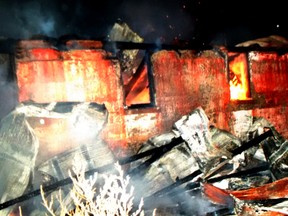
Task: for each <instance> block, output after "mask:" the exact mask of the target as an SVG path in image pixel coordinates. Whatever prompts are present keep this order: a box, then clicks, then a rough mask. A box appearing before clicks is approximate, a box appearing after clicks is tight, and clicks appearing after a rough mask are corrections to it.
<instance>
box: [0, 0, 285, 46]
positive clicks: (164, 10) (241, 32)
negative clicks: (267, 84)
mask: <svg viewBox="0 0 288 216" xmlns="http://www.w3.org/2000/svg"><path fill="white" fill-rule="evenodd" d="M252 2H253V4H252ZM284 3H285V1H283V0H281V1H280V0H273V1H271V0H270V1H258V0H254V1H251V0H250V1H248V0H242V1H239V0H238V1H233V0H229V1H228V0H218V1H217V0H173V1H172V0H170V1H169V0H146V1H145V0H118V1H115V0H114V1H111V0H110V1H109V0H106V1H104V0H103V1H97V0H82V1H80V0H79V1H77V0H61V1H60V0H47V1H44V0H37V1H36V0H30V1H24V0H0V24H1V28H0V37H3V38H13V39H26V38H31V37H32V36H34V35H45V36H49V37H56V38H59V37H61V36H63V35H78V36H79V37H82V38H101V37H104V36H106V35H107V33H108V31H109V29H111V27H112V25H113V24H114V23H115V22H116V20H117V19H118V18H119V19H121V20H122V21H124V22H126V23H127V24H128V25H129V26H130V27H131V28H132V30H133V31H135V32H137V33H138V34H139V35H140V36H142V37H143V38H144V40H145V41H146V42H155V41H157V40H159V38H161V39H162V41H163V40H164V41H165V43H170V42H171V41H173V40H174V39H175V38H177V39H181V40H185V41H187V40H188V41H196V42H199V43H206V44H210V43H221V44H224V45H233V44H237V43H239V42H243V41H246V40H250V39H255V38H258V37H266V36H269V35H272V34H278V35H281V36H284V37H288V23H287V21H288V20H287V17H286V16H287V15H286V14H287V11H286V10H287V9H286V6H284Z"/></svg>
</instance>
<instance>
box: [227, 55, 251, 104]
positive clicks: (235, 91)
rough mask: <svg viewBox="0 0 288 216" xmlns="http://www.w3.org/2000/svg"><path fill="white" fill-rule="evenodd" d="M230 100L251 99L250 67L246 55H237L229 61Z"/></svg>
mask: <svg viewBox="0 0 288 216" xmlns="http://www.w3.org/2000/svg"><path fill="white" fill-rule="evenodd" d="M229 72H230V81H229V84H230V98H231V99H232V100H247V99H249V98H250V88H249V78H248V66H247V61H246V55H245V54H237V55H236V57H234V56H233V59H232V60H230V61H229Z"/></svg>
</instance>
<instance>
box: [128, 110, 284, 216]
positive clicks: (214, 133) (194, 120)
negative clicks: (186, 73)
mask: <svg viewBox="0 0 288 216" xmlns="http://www.w3.org/2000/svg"><path fill="white" fill-rule="evenodd" d="M250 119H252V120H253V123H252V124H251V127H250V128H249V129H248V130H247V134H249V137H250V141H248V142H247V141H246V140H241V139H240V138H238V137H236V136H234V135H232V134H230V133H228V132H227V131H224V130H220V129H217V128H215V127H209V122H208V119H207V117H206V115H205V113H204V111H203V110H202V109H201V108H198V109H196V110H194V111H193V112H192V113H191V114H190V115H187V116H183V117H182V118H181V119H180V120H179V121H177V122H176V123H175V127H174V128H173V131H171V132H170V133H167V134H163V135H160V136H157V137H154V138H151V139H149V140H148V141H147V143H145V144H144V145H143V146H142V148H141V149H140V151H139V152H143V151H144V152H145V151H147V150H148V149H155V154H153V155H152V156H151V157H150V158H149V159H146V161H144V162H143V161H142V164H145V163H146V166H142V167H141V170H138V171H141V172H136V173H135V176H137V177H135V179H134V180H135V182H137V184H139V182H141V188H139V191H137V192H139V195H140V194H141V195H142V196H143V195H144V197H146V199H145V201H146V202H144V203H146V205H145V206H146V207H147V205H148V206H149V204H150V205H151V206H153V207H155V208H163V206H165V207H166V208H167V206H169V207H171V206H174V207H175V208H179V209H178V210H179V212H182V213H183V212H184V215H191V213H193V214H192V215H208V214H209V212H214V211H219V212H221V211H222V214H221V215H224V212H223V209H226V210H227V214H228V213H229V214H231V212H233V211H234V214H237V215H247V214H249V215H250V212H249V211H248V209H247V212H245V213H244V212H243V211H244V210H243V208H244V207H243V206H246V205H247V206H248V205H249V206H250V207H251V208H252V209H262V210H263V211H264V212H266V213H267V215H268V212H269V210H264V209H265V208H266V207H267V209H269V208H270V207H271V206H272V205H273V204H275V202H274V201H275V200H276V201H278V202H279V203H281V202H284V201H285V198H287V191H285V190H286V189H285V188H287V174H288V173H287V170H286V169H285V168H284V167H287V156H285V154H283V152H284V150H283V149H282V148H287V147H285V146H286V141H285V140H284V139H283V137H281V136H280V135H279V134H278V133H277V131H276V130H275V128H274V127H273V126H272V125H271V124H270V123H269V122H268V121H267V120H265V119H263V118H256V117H254V118H253V117H251V118H250ZM179 136H181V137H182V138H183V142H182V143H181V142H178V145H177V146H176V147H174V148H172V149H171V150H170V151H167V152H158V153H157V151H156V149H157V148H159V146H165V145H167V144H168V143H171V142H172V141H173V139H179ZM247 136H248V135H247ZM267 145H269V146H278V147H277V148H278V149H277V148H274V149H273V148H272V149H273V150H272V151H273V153H272V152H270V155H269V156H268V155H267V153H266V150H267ZM251 149H252V150H251ZM270 150H271V149H270ZM278 151H280V152H281V153H280V152H278ZM285 152H287V150H286V151H285ZM271 153H272V154H271ZM272 155H277V156H278V157H281V159H280V158H278V157H275V156H272ZM280 155H281V156H280ZM153 157H154V159H153ZM155 158H157V159H155ZM275 158H278V159H276V161H278V160H281V162H280V163H281V164H280V163H277V166H275V165H274V164H275V163H276V161H274V160H275ZM149 160H150V161H149ZM272 160H273V162H272ZM148 161H149V162H148ZM285 161H286V162H285ZM147 162H148V163H147ZM142 164H141V163H140V165H139V162H138V163H137V165H136V167H137V166H139V167H140V166H141V165H142ZM135 169H136V168H135V167H133V168H132V170H133V171H134V170H135ZM143 169H145V171H143ZM279 169H281V171H279ZM279 173H281V174H279ZM133 174H134V173H133ZM132 176H134V175H132ZM132 179H133V178H132ZM138 181H139V182H138ZM213 184H214V185H218V186H219V187H221V189H220V188H219V189H218V188H217V186H213ZM244 189H245V190H244ZM199 190H200V191H202V195H199ZM260 191H262V192H263V193H261V192H260ZM195 196H197V198H198V199H202V200H204V199H205V198H208V200H210V203H209V202H208V201H207V200H205V201H203V202H202V204H203V206H206V209H204V210H203V209H199V208H197V206H195V204H193V202H192V200H194V199H193V197H195ZM148 198H149V199H148ZM247 200H249V201H247ZM148 203H149V204H148ZM204 203H205V204H204ZM241 203H242V204H241ZM240 205H241V206H242V207H241V208H242V210H241V211H240V207H239V206H240ZM165 207H164V208H165ZM271 208H272V207H271ZM262 210H261V211H262ZM283 211H286V213H287V210H285V209H284V210H283ZM251 212H252V211H251ZM278 212H279V215H280V213H281V211H278ZM257 215H258V214H257ZM259 215H260V214H259Z"/></svg>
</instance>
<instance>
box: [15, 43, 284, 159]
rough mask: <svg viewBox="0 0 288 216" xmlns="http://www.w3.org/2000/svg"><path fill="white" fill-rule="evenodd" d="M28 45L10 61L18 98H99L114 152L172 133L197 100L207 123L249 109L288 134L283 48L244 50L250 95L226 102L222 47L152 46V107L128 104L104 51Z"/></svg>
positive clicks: (227, 124) (226, 125) (222, 124)
mask: <svg viewBox="0 0 288 216" xmlns="http://www.w3.org/2000/svg"><path fill="white" fill-rule="evenodd" d="M27 44H31V41H28V42H27ZM27 44H25V41H24V42H22V48H23V50H22V52H21V53H22V55H20V57H19V56H18V58H17V60H16V66H17V71H16V72H17V79H18V87H19V102H23V101H27V100H33V101H34V102H37V103H49V102H54V101H72V102H75V101H78V102H79V101H80V102H81V101H90V102H97V103H104V104H105V105H106V107H107V109H108V112H109V119H108V124H107V126H106V127H105V129H104V131H103V134H102V136H103V137H104V139H105V140H106V141H107V143H108V145H109V146H110V147H111V148H112V149H113V150H114V151H115V153H116V154H122V153H123V151H124V152H125V151H129V149H130V150H131V149H132V150H133V151H134V150H136V149H137V147H138V146H139V144H140V143H141V142H144V141H145V140H147V139H148V138H149V137H151V136H154V135H157V134H161V133H164V132H167V131H170V130H171V128H172V126H173V124H174V122H175V121H177V120H178V119H179V118H181V116H183V115H185V114H188V113H190V112H191V111H192V110H193V109H194V108H196V107H198V106H202V107H203V108H204V110H205V112H206V114H207V115H208V117H209V119H210V121H211V123H212V124H214V125H215V126H217V127H219V128H222V129H226V130H228V131H232V128H231V127H232V123H231V121H230V120H231V116H232V115H233V112H234V111H237V110H251V112H252V114H253V115H256V116H262V117H265V118H267V119H268V120H270V121H271V123H273V124H274V125H275V127H276V129H278V130H279V132H280V133H283V134H284V135H288V132H287V129H286V128H287V125H288V122H287V117H286V116H287V112H288V110H287V109H288V108H287V99H286V95H287V94H286V92H287V89H288V86H287V85H288V75H287V73H288V71H287V68H288V67H287V54H285V55H278V54H277V53H260V52H250V53H249V66H250V74H249V75H250V81H251V97H252V100H250V101H244V102H236V103H235V102H231V101H230V92H229V91H230V90H229V81H228V76H227V74H228V73H227V70H226V61H225V57H223V56H225V53H221V54H220V53H219V52H217V51H214V50H206V51H201V52H198V53H197V52H195V51H189V50H187V51H179V52H176V51H167V50H162V51H158V52H156V53H154V54H153V55H152V56H151V67H152V73H153V80H154V86H155V92H154V93H155V104H156V105H155V107H150V108H141V109H140V108H139V109H129V108H128V109H127V108H124V104H125V102H124V96H123V95H124V94H123V86H122V81H121V71H120V67H119V62H117V61H115V60H111V59H110V60H109V59H107V58H106V56H107V52H106V51H104V50H102V49H89V48H86V49H74V50H73V49H71V50H69V51H59V50H56V49H53V48H51V47H49V46H46V47H45V46H44V45H43V43H42V44H41V43H40V44H37V43H36V44H34V45H35V46H34V47H33V46H30V47H27ZM90 45H91V44H90ZM96 47H97V46H96ZM223 54H224V55H223ZM58 144H59V145H60V143H58Z"/></svg>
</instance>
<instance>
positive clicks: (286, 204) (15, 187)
mask: <svg viewBox="0 0 288 216" xmlns="http://www.w3.org/2000/svg"><path fill="white" fill-rule="evenodd" d="M262 42H263V41H262ZM264 42H265V41H264ZM264 42H263V43H264ZM134 52H135V51H134ZM128 54H129V53H128ZM130 54H131V53H130ZM130 60H131V59H130ZM130 63H131V62H130ZM126 66H127V65H126ZM126 69H127V68H126ZM240 112H241V111H240ZM244 113H245V112H244ZM109 115H110V113H109V112H108V110H107V108H106V106H105V105H103V104H99V103H94V102H77V103H76V102H65V103H63V102H53V103H49V104H43V103H32V102H22V103H19V104H18V105H17V107H16V108H15V109H14V110H13V111H12V112H10V113H9V114H8V115H7V116H5V117H4V118H3V119H2V120H1V128H0V145H1V149H2V150H1V155H0V160H1V176H0V178H1V185H0V195H1V199H0V200H1V204H0V209H1V210H0V215H9V214H12V213H13V212H14V211H15V208H16V207H17V206H22V207H23V208H24V209H25V208H27V209H29V211H28V210H27V212H29V214H30V215H41V214H44V213H45V209H44V208H43V207H41V202H42V200H41V198H40V197H39V195H40V190H39V188H40V186H41V185H42V186H43V189H44V191H45V192H46V193H48V195H49V196H53V195H55V194H56V193H58V189H59V188H61V189H62V193H63V196H64V197H65V196H67V197H68V195H69V191H70V190H71V183H72V181H71V179H70V177H69V170H70V169H71V166H72V164H73V161H75V159H76V160H77V161H78V162H81V163H83V164H85V171H86V174H87V176H90V175H93V174H94V173H95V172H97V173H100V174H101V173H110V172H114V169H113V165H114V163H116V162H119V163H120V165H122V166H123V167H124V169H125V174H127V175H128V176H129V177H130V180H131V185H132V186H133V187H134V188H135V202H137V201H139V200H140V199H141V198H144V209H145V212H146V213H147V215H149V214H152V212H153V210H154V209H157V211H156V215H287V214H288V201H287V198H288V151H287V148H288V140H286V139H285V138H284V137H283V136H282V135H281V134H280V133H279V132H278V131H277V130H276V129H275V127H274V125H273V124H271V123H270V122H269V121H268V120H267V119H265V118H263V117H257V116H252V115H247V114H244V115H243V118H242V120H241V122H240V123H239V124H238V125H237V127H238V133H237V135H235V134H233V133H230V132H229V131H227V130H224V129H221V128H218V127H215V126H213V124H212V123H211V121H209V118H208V117H207V114H206V113H205V111H204V109H203V108H202V107H201V106H198V107H196V108H195V109H193V110H191V111H190V112H189V114H186V115H183V116H182V117H181V118H179V119H178V120H177V121H175V122H174V124H173V126H172V127H171V128H170V130H168V132H165V133H161V134H158V135H155V136H152V137H150V138H149V139H147V140H146V141H145V142H143V144H142V145H141V146H140V148H139V149H137V152H136V154H134V155H132V156H128V157H117V156H115V155H114V154H113V152H112V151H111V149H110V148H109V146H108V145H107V144H106V143H105V140H103V139H102V138H101V136H99V134H101V132H102V130H103V128H104V127H105V125H106V124H107V119H108V117H109ZM35 117H37V118H40V119H42V120H43V121H45V120H48V119H65V121H67V122H69V124H68V126H67V127H68V129H67V130H68V131H69V136H70V137H71V139H74V140H77V139H79V141H78V142H77V143H80V144H79V145H78V146H74V147H73V148H71V149H69V150H66V151H65V152H60V153H58V154H56V155H54V156H53V157H51V158H47V159H46V160H43V161H37V160H39V154H41V152H40V150H39V149H40V146H39V140H38V137H39V134H40V135H41V132H39V131H35V130H34V129H33V127H32V126H31V122H33V121H32V120H31V119H33V118H35ZM40 123H41V122H40ZM83 130H84V131H85V138H84V139H83V137H81V138H79V134H81V131H83ZM36 134H37V135H36ZM80 139H81V140H80ZM67 202H69V199H68V201H67ZM25 206H26V207H25ZM31 206H32V207H31ZM58 208H59V206H55V212H57V211H58V212H59V209H58ZM73 208H75V206H71V209H72V210H73Z"/></svg>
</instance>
